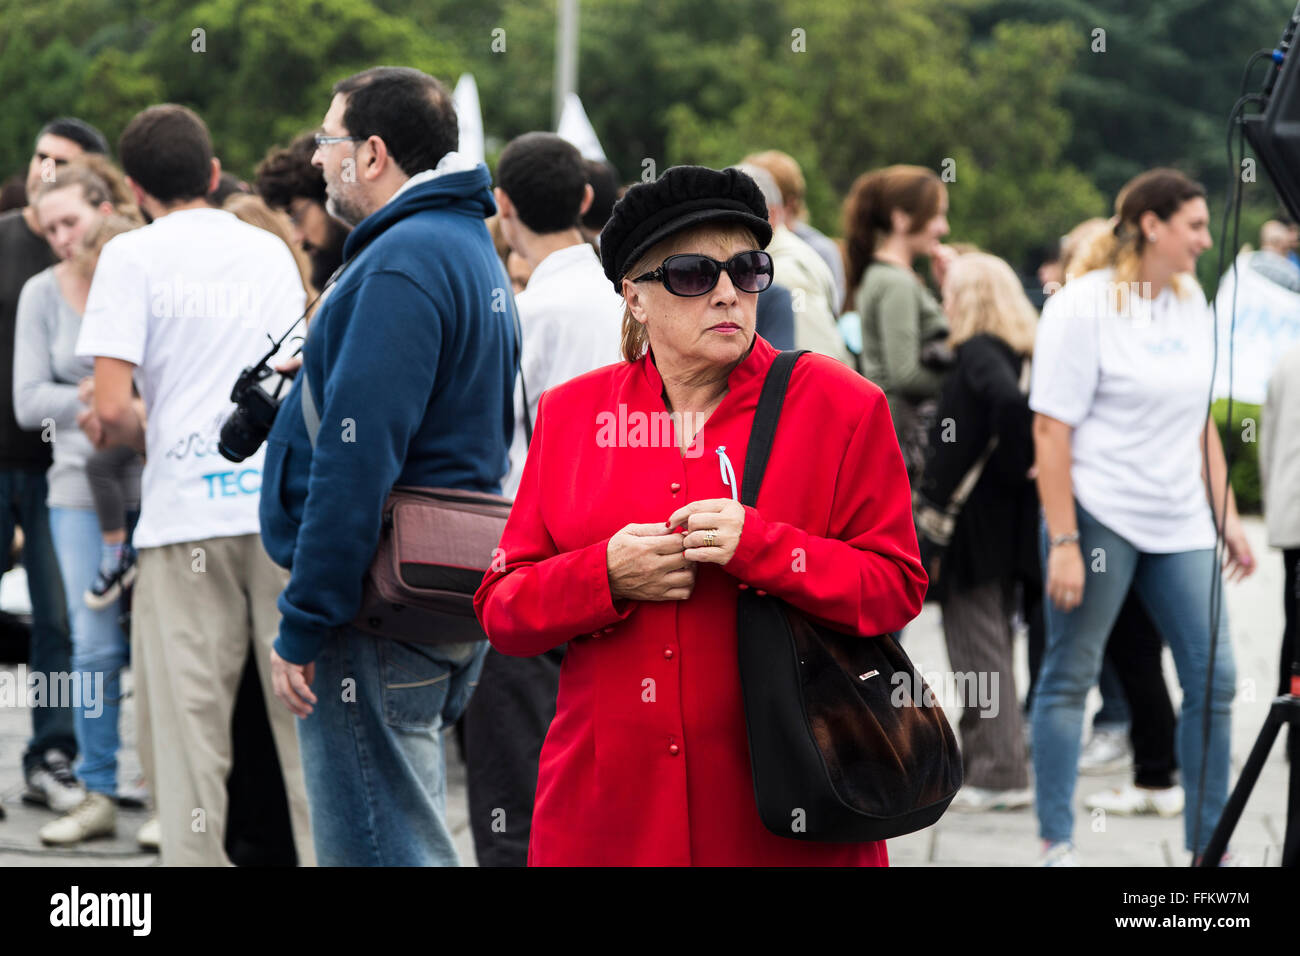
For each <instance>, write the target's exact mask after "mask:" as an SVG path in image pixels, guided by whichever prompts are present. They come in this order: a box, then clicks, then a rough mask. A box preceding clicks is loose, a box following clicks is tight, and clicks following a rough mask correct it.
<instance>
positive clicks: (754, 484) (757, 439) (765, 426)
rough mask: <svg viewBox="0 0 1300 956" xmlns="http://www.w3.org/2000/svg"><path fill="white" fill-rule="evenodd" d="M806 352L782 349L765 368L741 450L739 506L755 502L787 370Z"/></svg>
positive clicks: (778, 417) (787, 381)
mask: <svg viewBox="0 0 1300 956" xmlns="http://www.w3.org/2000/svg"><path fill="white" fill-rule="evenodd" d="M807 351H808V350H807V349H798V350H793V349H789V350H786V351H783V352H781V354H779V355H778V356H777V357H776V360H775V361H774V362H773V363H772V367H771V368H769V369H768V370H767V377H766V378H765V379H764V380H763V391H762V392H761V393H759V396H758V410H757V411H755V412H754V425H753V428H752V429H751V430H750V433H749V448H748V449H747V450H746V452H745V480H744V484H743V485H742V487H741V492H740V503H741V504H742V505H750V506H754V505H757V504H758V490H759V488H761V487H762V485H763V473H764V472H765V471H767V459H768V458H769V457H770V456H771V454H772V445H773V444H774V442H775V441H776V425H777V422H778V421H780V419H781V406H782V405H783V404H784V403H785V392H786V389H787V388H788V387H789V385H790V373H792V372H793V371H794V363H795V362H797V361H798V360H799V356H800V355H803V354H804V352H807Z"/></svg>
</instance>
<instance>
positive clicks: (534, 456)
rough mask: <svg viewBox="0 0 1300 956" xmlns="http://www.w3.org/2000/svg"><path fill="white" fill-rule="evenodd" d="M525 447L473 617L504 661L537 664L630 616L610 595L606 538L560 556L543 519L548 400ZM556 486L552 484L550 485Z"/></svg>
mask: <svg viewBox="0 0 1300 956" xmlns="http://www.w3.org/2000/svg"><path fill="white" fill-rule="evenodd" d="M547 397H548V396H547V394H546V393H543V394H542V397H541V400H540V401H539V403H538V408H537V427H536V428H535V429H534V430H533V440H532V443H531V444H530V445H529V446H528V458H527V460H526V461H525V462H524V471H523V475H522V476H521V477H520V482H519V493H518V494H517V495H516V496H515V503H514V507H512V508H511V509H510V517H509V519H507V521H506V527H505V531H504V532H502V535H501V544H500V551H499V556H498V558H497V559H496V560H495V561H494V562H493V567H491V568H489V569H488V571H487V573H486V574H485V575H484V576H483V583H482V584H480V585H479V588H478V591H477V592H475V594H474V612H475V614H477V615H478V619H479V623H481V624H482V625H483V630H484V631H485V632H486V633H487V636H488V640H489V641H491V642H492V646H493V647H495V648H496V649H497V650H498V651H500V652H501V653H502V654H509V655H511V656H513V657H534V656H536V655H538V654H544V653H545V652H546V651H549V650H550V649H551V648H553V647H558V646H559V645H561V644H564V643H566V642H567V641H570V640H572V639H573V638H575V637H582V636H587V635H589V634H592V633H594V632H599V631H600V630H601V629H602V628H604V627H607V626H609V625H611V624H613V623H615V622H616V621H619V620H622V619H623V618H625V617H627V616H628V615H629V614H631V613H632V610H633V608H634V607H635V604H634V602H631V601H619V602H617V604H615V602H614V599H613V597H612V595H611V594H610V591H609V574H608V570H607V565H606V551H607V550H608V548H609V538H608V537H606V538H604V539H602V540H600V541H596V542H594V543H592V544H590V545H588V546H587V547H585V548H580V549H578V550H576V551H567V552H564V553H563V554H561V553H560V552H559V549H558V548H557V547H556V544H555V542H554V541H553V540H552V539H551V535H550V532H549V531H547V529H546V523H545V521H544V520H543V516H542V498H541V484H542V482H543V481H544V480H545V479H544V477H543V474H544V472H545V469H546V461H547V459H546V450H545V433H546V417H547V415H546V409H547V405H546V399H547ZM551 480H555V479H551Z"/></svg>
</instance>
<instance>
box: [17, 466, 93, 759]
mask: <svg viewBox="0 0 1300 956" xmlns="http://www.w3.org/2000/svg"><path fill="white" fill-rule="evenodd" d="M46 491H47V487H46V484H45V469H44V468H3V469H0V548H3V549H4V551H3V554H2V555H0V565H3V567H4V568H5V569H6V570H7V569H8V567H9V547H10V545H11V543H12V542H13V539H14V525H18V526H19V527H21V528H22V529H23V556H22V561H23V568H24V569H25V570H26V572H27V593H28V595H29V596H30V597H31V600H32V631H31V644H30V650H29V652H28V658H27V663H28V667H29V668H30V670H31V672H32V674H41V675H44V677H45V679H47V680H48V679H50V677H51V675H58V674H68V673H71V671H72V638H71V636H70V634H69V631H68V605H67V602H66V601H65V600H64V596H63V575H62V574H61V573H60V572H59V562H58V560H57V559H56V558H55V555H54V538H53V535H51V533H50V512H49V509H48V508H47V507H46V506H45V495H46ZM20 692H21V693H22V694H24V695H25V694H26V693H27V689H26V688H21V689H20ZM61 703H66V702H65V701H61ZM47 750H61V751H63V753H64V754H66V755H67V757H68V759H69V760H72V759H74V758H75V757H76V756H77V735H76V730H75V727H74V720H73V713H72V708H71V707H66V706H63V707H51V706H45V707H33V708H32V736H31V739H30V740H29V741H28V743H27V748H26V750H24V751H23V772H24V773H26V772H28V771H30V770H32V769H33V768H35V767H37V766H38V765H40V764H41V763H42V762H43V761H44V760H45V752H46V751H47Z"/></svg>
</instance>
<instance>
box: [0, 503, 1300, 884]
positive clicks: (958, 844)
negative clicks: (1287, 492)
mask: <svg viewBox="0 0 1300 956" xmlns="http://www.w3.org/2000/svg"><path fill="white" fill-rule="evenodd" d="M1247 531H1248V534H1249V535H1250V539H1251V543H1252V546H1253V547H1254V549H1255V555H1256V557H1257V558H1259V559H1260V562H1261V566H1260V568H1259V570H1258V571H1257V572H1256V573H1255V574H1254V575H1253V576H1252V577H1251V578H1249V579H1248V580H1246V581H1244V582H1242V583H1239V584H1235V585H1229V586H1228V588H1227V603H1228V611H1229V615H1230V621H1231V624H1232V640H1233V649H1234V653H1235V655H1236V661H1237V675H1238V693H1237V699H1236V703H1235V706H1234V709H1233V728H1232V741H1233V744H1232V758H1233V759H1232V762H1233V780H1234V782H1235V780H1236V776H1237V773H1238V772H1239V771H1240V768H1241V765H1242V763H1243V762H1244V761H1245V759H1246V756H1247V754H1248V753H1249V752H1250V748H1251V746H1252V745H1253V744H1254V741H1255V738H1256V736H1257V734H1258V732H1259V729H1260V727H1262V726H1263V722H1264V716H1265V714H1266V713H1267V710H1268V706H1269V702H1270V701H1271V700H1272V697H1273V690H1274V687H1275V686H1276V681H1277V656H1278V648H1279V646H1280V643H1279V642H1280V640H1281V633H1282V604H1281V593H1282V560H1281V555H1280V553H1279V552H1276V551H1270V550H1269V549H1268V548H1267V547H1266V545H1265V543H1264V540H1265V539H1264V528H1263V524H1262V522H1260V521H1259V520H1258V519H1247ZM905 646H906V648H907V652H908V654H909V655H910V656H911V657H912V659H913V660H914V661H915V663H916V664H917V666H918V667H919V668H920V670H921V671H922V673H924V674H928V673H946V672H947V671H948V670H949V665H948V658H947V653H946V651H945V649H944V641H943V634H942V631H941V629H940V621H939V615H938V612H937V610H936V609H935V608H933V607H932V606H927V607H926V609H925V611H924V613H923V614H922V615H921V617H920V618H919V619H918V620H917V622H916V623H915V624H913V625H912V626H911V627H910V628H909V629H908V631H907V635H906V641H905ZM1017 658H1018V659H1017V668H1016V680H1017V687H1018V688H1019V690H1020V692H1021V694H1022V696H1023V693H1024V688H1025V687H1026V686H1027V683H1026V677H1027V674H1028V663H1027V653H1026V649H1025V642H1024V641H1023V640H1019V641H1018V642H1017ZM5 670H8V671H10V672H13V667H12V666H11V665H4V664H0V673H2V672H4V671H5ZM1165 671H1166V680H1167V682H1168V683H1169V686H1170V693H1171V696H1172V697H1173V700H1174V703H1175V707H1176V706H1177V703H1178V701H1179V699H1180V696H1181V695H1180V693H1179V691H1178V682H1177V679H1176V677H1175V675H1174V670H1173V664H1172V661H1171V660H1170V658H1169V653H1168V651H1166V652H1165ZM127 680H128V685H127V686H128V687H129V675H128V678H127ZM1099 702H1100V700H1099V697H1098V695H1097V694H1096V692H1095V691H1094V692H1093V695H1092V698H1091V699H1090V703H1089V713H1091V712H1092V711H1094V710H1095V709H1096V707H1097V706H1098V705H1099ZM945 703H947V702H946V701H945ZM125 709H126V714H125V716H124V718H123V722H122V735H123V753H122V755H121V769H120V776H119V779H120V780H121V781H123V782H124V783H125V784H130V783H131V781H133V780H134V779H136V777H137V776H138V773H139V760H138V759H137V757H136V753H135V750H134V743H135V730H134V719H133V714H132V712H131V700H130V699H129V698H128V699H127V701H126V704H125ZM946 709H947V710H948V711H949V713H948V716H949V720H950V721H951V722H952V724H953V725H954V726H956V724H957V720H958V718H959V716H960V714H959V711H957V710H956V709H955V707H951V708H946ZM30 731H31V721H30V712H29V711H27V710H25V709H22V708H12V707H3V706H0V800H3V802H4V805H5V809H6V810H7V812H8V817H7V818H6V819H5V820H0V867H8V866H150V865H156V863H157V857H156V856H154V855H153V854H150V853H143V852H141V851H140V850H139V848H138V847H137V846H136V843H135V833H136V831H137V830H138V829H139V827H140V826H141V825H143V824H144V822H145V821H146V820H147V819H148V812H147V811H146V810H123V811H121V812H120V813H119V817H118V832H117V836H116V837H115V838H113V839H101V840H95V841H91V842H89V843H87V844H85V845H83V846H81V847H78V848H75V849H70V850H51V849H47V848H44V847H43V846H42V845H41V843H40V840H39V838H38V837H37V831H38V830H39V829H40V827H41V826H42V825H43V824H44V823H45V822H46V821H48V820H50V819H52V815H51V813H50V812H49V811H48V810H45V809H42V808H36V807H29V806H25V805H24V804H22V802H21V801H20V795H21V793H22V789H23V783H22V774H21V769H20V758H21V755H22V750H23V747H24V745H25V742H26V739H27V736H28V734H29V733H30ZM448 758H449V767H448V814H449V817H450V821H449V822H450V823H451V827H452V832H453V834H454V835H455V837H456V842H457V846H458V847H459V849H460V853H461V857H462V860H463V861H464V862H466V863H467V864H471V865H472V864H473V862H474V853H473V843H472V840H471V838H470V834H469V827H468V822H467V818H466V805H465V772H464V765H463V763H461V761H460V760H459V757H458V754H457V752H456V747H455V745H454V743H453V742H452V741H451V740H448ZM1286 777H1287V766H1286V763H1285V761H1284V760H1283V759H1282V751H1281V744H1280V743H1279V744H1277V745H1275V746H1274V748H1273V752H1272V753H1271V754H1270V756H1269V760H1268V763H1267V765H1266V767H1265V769H1264V772H1263V774H1262V775H1261V777H1260V782H1259V784H1258V786H1257V787H1256V788H1255V792H1254V795H1253V796H1252V798H1251V801H1250V803H1249V804H1248V805H1247V807H1246V811H1245V813H1244V815H1243V816H1242V819H1241V822H1240V824H1239V825H1238V827H1237V831H1236V834H1235V836H1234V839H1233V841H1232V848H1233V850H1234V852H1235V853H1237V854H1238V855H1239V856H1242V857H1244V860H1245V862H1246V863H1247V864H1249V865H1253V866H1277V865H1279V862H1280V858H1281V844H1282V838H1283V832H1284V829H1285V826H1286V819H1285V806H1286ZM1125 779H1126V775H1125V774H1114V775H1110V776H1104V777H1080V783H1079V788H1078V791H1077V793H1076V803H1075V806H1076V832H1075V835H1076V842H1077V844H1078V847H1079V854H1080V859H1081V862H1082V863H1083V864H1084V865H1085V866H1119V867H1131V866H1186V865H1187V863H1188V860H1189V854H1188V853H1187V852H1186V851H1185V850H1184V849H1183V821H1182V819H1181V818H1173V819H1158V818H1151V817H1138V818H1123V817H1116V816H1110V817H1096V818H1094V817H1091V816H1090V815H1089V814H1088V812H1087V811H1086V810H1084V809H1083V806H1082V803H1081V800H1082V798H1083V796H1084V795H1086V794H1087V793H1089V792H1091V791H1092V790H1093V789H1094V788H1095V789H1101V788H1104V787H1109V786H1119V785H1120V784H1122V783H1124V781H1125ZM1189 803H1190V800H1189ZM889 855H890V861H891V863H892V864H893V865H895V866H1032V865H1034V864H1035V863H1036V862H1037V859H1038V840H1037V839H1036V818H1035V815H1034V813H1033V811H1032V810H1021V811H1014V812H1007V813H980V814H960V813H948V814H946V815H945V816H944V817H943V819H942V820H940V821H939V823H938V824H936V825H935V826H933V827H930V828H928V829H926V830H923V831H921V832H919V833H914V834H910V835H908V836H906V837H902V838H900V839H897V840H891V841H890V842H889Z"/></svg>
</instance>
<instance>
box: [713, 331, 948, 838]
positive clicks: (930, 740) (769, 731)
mask: <svg viewBox="0 0 1300 956" xmlns="http://www.w3.org/2000/svg"><path fill="white" fill-rule="evenodd" d="M800 354H802V353H801V352H793V351H791V352H782V353H781V354H780V355H779V356H778V357H777V359H776V361H775V362H774V363H773V365H772V368H771V369H770V370H769V371H768V374H767V379H766V381H765V382H764V384H763V391H762V394H761V396H760V397H759V402H758V411H757V412H756V413H755V415H754V427H753V431H752V433H751V435H750V439H749V449H748V453H747V455H746V458H745V477H744V485H743V490H742V493H741V498H740V500H741V503H742V504H746V505H751V506H756V504H757V501H758V491H759V488H760V487H761V485H762V482H763V472H764V470H765V469H766V467H767V460H768V457H769V455H770V454H771V451H772V445H773V442H774V439H775V437H776V427H777V421H778V419H779V418H780V415H781V405H782V403H783V401H784V399H785V392H786V388H787V386H788V385H789V383H790V373H791V372H792V371H793V369H794V363H795V361H796V360H797V359H798V357H799V355H800ZM737 629H738V634H737V645H738V654H739V658H740V682H741V687H742V689H743V693H744V702H745V723H746V726H747V728H748V733H749V757H750V763H751V765H752V766H753V772H754V796H755V798H756V799H757V801H758V813H759V816H760V818H761V819H762V821H763V825H764V826H765V827H767V828H768V829H769V830H770V831H772V832H773V833H775V834H776V835H777V836H782V837H788V838H790V839H794V840H812V841H819V842H830V843H860V842H868V841H873V840H885V839H889V838H891V837H897V836H901V835H903V834H904V833H911V832H912V831H914V830H920V829H922V828H923V827H927V826H930V825H931V824H932V823H934V822H935V821H936V820H938V819H939V817H941V816H942V815H943V812H944V811H945V810H946V809H947V808H948V804H949V803H950V802H951V801H952V798H953V796H955V795H956V793H957V790H958V788H959V787H960V786H961V780H962V769H961V754H960V752H959V751H958V749H957V741H956V738H955V737H954V736H953V732H952V728H951V727H949V726H948V721H947V720H946V719H945V718H944V715H943V710H942V709H941V708H940V707H939V705H938V703H937V702H936V701H935V700H934V697H933V695H932V694H931V692H930V689H929V687H927V686H926V684H925V682H924V681H923V680H922V679H921V674H920V672H919V671H917V669H916V667H915V666H914V665H913V664H912V662H911V661H910V660H909V659H908V657H907V655H906V654H905V653H903V649H902V647H900V646H899V644H898V641H897V639H896V638H895V635H893V634H880V635H858V634H844V633H840V632H838V631H834V630H831V629H829V628H827V627H825V626H823V625H822V624H820V623H816V622H814V621H813V620H812V619H811V618H810V617H808V616H807V615H806V614H804V613H803V612H802V611H800V610H799V609H797V608H795V607H793V606H791V605H790V604H789V603H787V602H785V601H783V600H781V599H780V598H777V597H775V596H773V595H771V594H766V595H762V596H760V595H759V594H758V592H757V591H756V590H755V589H754V588H746V589H743V590H741V591H740V592H739V604H738V608H737Z"/></svg>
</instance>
